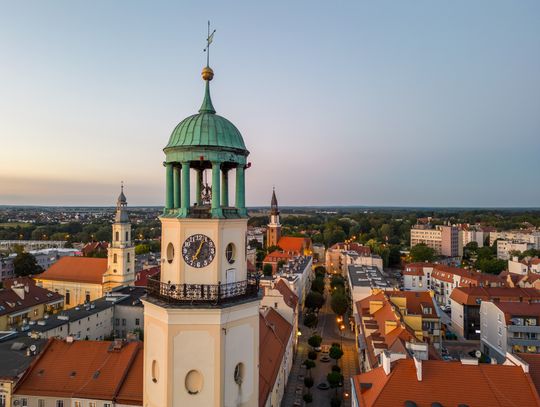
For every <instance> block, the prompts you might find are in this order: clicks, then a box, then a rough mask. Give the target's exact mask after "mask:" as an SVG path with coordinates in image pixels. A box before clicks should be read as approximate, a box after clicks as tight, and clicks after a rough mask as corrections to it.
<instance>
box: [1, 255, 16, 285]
mask: <svg viewBox="0 0 540 407" xmlns="http://www.w3.org/2000/svg"><path fill="white" fill-rule="evenodd" d="M13 277H15V267H14V266H13V257H9V256H8V257H1V256H0V282H2V281H3V280H6V279H8V278H13Z"/></svg>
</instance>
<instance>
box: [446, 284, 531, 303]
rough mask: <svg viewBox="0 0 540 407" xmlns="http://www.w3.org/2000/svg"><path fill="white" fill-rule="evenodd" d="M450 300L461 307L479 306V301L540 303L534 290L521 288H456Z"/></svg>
mask: <svg viewBox="0 0 540 407" xmlns="http://www.w3.org/2000/svg"><path fill="white" fill-rule="evenodd" d="M450 299H451V300H453V301H456V302H457V303H458V304H461V305H478V306H479V305H480V302H481V301H488V300H499V301H525V302H527V301H531V302H539V301H540V291H539V290H537V289H536V288H521V287H456V288H454V290H453V291H452V294H450Z"/></svg>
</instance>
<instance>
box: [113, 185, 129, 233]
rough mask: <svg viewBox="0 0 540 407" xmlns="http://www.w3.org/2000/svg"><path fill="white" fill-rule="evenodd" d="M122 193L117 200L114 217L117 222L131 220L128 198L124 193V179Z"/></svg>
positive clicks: (121, 187)
mask: <svg viewBox="0 0 540 407" xmlns="http://www.w3.org/2000/svg"><path fill="white" fill-rule="evenodd" d="M120 185H121V186H120V195H118V199H117V201H116V215H115V217H114V221H115V222H122V223H125V222H129V217H128V213H127V199H126V196H125V195H124V181H122V182H121V184H120Z"/></svg>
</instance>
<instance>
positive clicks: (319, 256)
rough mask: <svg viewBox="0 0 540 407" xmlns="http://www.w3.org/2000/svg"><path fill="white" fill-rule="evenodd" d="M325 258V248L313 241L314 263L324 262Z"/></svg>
mask: <svg viewBox="0 0 540 407" xmlns="http://www.w3.org/2000/svg"><path fill="white" fill-rule="evenodd" d="M325 259H326V250H325V248H324V244H322V243H313V260H314V262H315V263H321V262H324V261H325Z"/></svg>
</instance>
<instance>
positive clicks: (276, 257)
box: [263, 250, 293, 274]
mask: <svg viewBox="0 0 540 407" xmlns="http://www.w3.org/2000/svg"><path fill="white" fill-rule="evenodd" d="M292 258H293V255H292V254H288V253H285V252H281V251H279V250H274V251H273V252H272V253H268V254H267V255H266V256H265V258H264V259H263V268H264V266H265V265H266V264H270V265H271V266H272V274H276V273H277V272H278V270H279V267H282V266H283V265H284V264H285V263H287V262H288V261H289V260H290V259H292Z"/></svg>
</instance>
